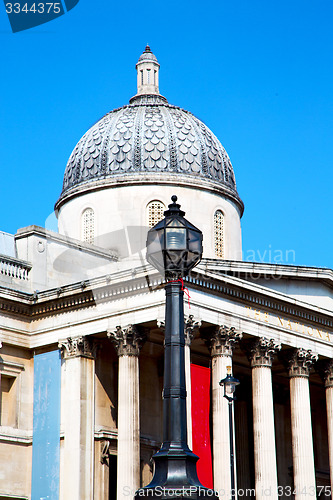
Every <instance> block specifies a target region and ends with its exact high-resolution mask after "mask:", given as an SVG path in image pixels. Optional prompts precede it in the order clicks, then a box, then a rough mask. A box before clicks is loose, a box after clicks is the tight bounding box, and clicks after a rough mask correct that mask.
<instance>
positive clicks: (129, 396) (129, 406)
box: [108, 325, 145, 500]
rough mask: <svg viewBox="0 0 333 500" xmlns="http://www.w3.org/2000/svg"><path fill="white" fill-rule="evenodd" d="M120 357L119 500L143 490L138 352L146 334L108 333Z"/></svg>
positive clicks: (136, 331) (123, 330)
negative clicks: (141, 478) (140, 488)
mask: <svg viewBox="0 0 333 500" xmlns="http://www.w3.org/2000/svg"><path fill="white" fill-rule="evenodd" d="M108 337H109V338H110V339H111V341H112V342H113V344H114V346H115V348H116V351H117V354H118V356H119V367H118V444H117V456H118V460H117V500H123V499H125V498H126V499H127V500H128V498H133V496H134V493H135V491H136V490H137V489H138V488H139V487H140V413H139V353H140V349H141V347H142V344H143V342H144V337H145V335H144V333H143V332H142V331H141V330H139V329H138V328H137V327H135V326H134V325H128V326H126V327H124V328H122V327H121V326H117V328H116V330H115V331H109V332H108Z"/></svg>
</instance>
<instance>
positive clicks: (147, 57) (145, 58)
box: [138, 45, 157, 62]
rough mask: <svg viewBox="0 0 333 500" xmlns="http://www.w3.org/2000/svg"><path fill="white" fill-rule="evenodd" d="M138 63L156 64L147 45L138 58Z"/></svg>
mask: <svg viewBox="0 0 333 500" xmlns="http://www.w3.org/2000/svg"><path fill="white" fill-rule="evenodd" d="M140 61H155V62H157V57H156V56H155V55H154V54H153V53H152V51H151V50H150V47H149V45H146V48H145V50H144V52H143V53H142V54H141V56H140V57H139V61H138V62H140Z"/></svg>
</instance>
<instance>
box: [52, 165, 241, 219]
mask: <svg viewBox="0 0 333 500" xmlns="http://www.w3.org/2000/svg"><path fill="white" fill-rule="evenodd" d="M142 185H154V186H168V185H173V186H174V185H177V186H182V187H186V188H192V189H195V190H198V189H200V190H202V191H210V192H212V193H215V194H218V195H219V196H221V195H222V196H225V197H226V198H228V199H229V200H231V201H232V202H233V203H234V204H235V205H236V206H237V208H238V210H239V214H240V217H242V215H243V212H244V203H243V202H242V200H241V199H240V197H239V196H238V194H237V193H236V192H235V191H233V190H232V189H231V188H229V187H228V186H226V185H223V184H218V183H217V182H214V181H210V180H205V179H203V178H201V177H199V178H198V179H196V178H195V177H194V176H193V175H186V174H179V173H177V174H172V173H170V172H169V173H168V174H165V173H164V174H159V173H155V172H149V175H146V174H144V173H138V174H134V173H131V175H120V174H119V175H114V177H111V178H106V179H99V180H97V181H91V180H90V181H87V182H85V183H84V182H83V183H81V184H79V185H77V186H74V187H73V188H71V189H69V190H68V191H66V192H65V193H64V194H63V195H61V196H60V198H59V200H58V201H57V203H56V204H55V206H54V210H55V212H56V213H58V212H59V210H60V208H61V207H62V205H64V204H65V203H67V202H68V201H70V200H71V199H73V198H76V197H77V196H81V195H83V194H85V193H91V192H96V191H99V190H101V189H108V188H118V187H122V186H142Z"/></svg>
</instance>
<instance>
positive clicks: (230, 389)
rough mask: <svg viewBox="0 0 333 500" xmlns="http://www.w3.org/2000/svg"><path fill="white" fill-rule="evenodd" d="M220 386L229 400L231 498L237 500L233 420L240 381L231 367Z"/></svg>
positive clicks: (228, 367)
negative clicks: (233, 407) (233, 374)
mask: <svg viewBox="0 0 333 500" xmlns="http://www.w3.org/2000/svg"><path fill="white" fill-rule="evenodd" d="M220 385H221V386H223V388H224V397H225V398H226V399H227V400H228V407H229V442H230V476H231V482H230V484H231V498H232V500H235V497H236V495H235V487H236V486H235V483H236V481H235V452H234V429H233V418H232V406H233V402H234V401H235V400H236V397H235V396H234V392H235V390H236V387H237V385H239V380H238V379H237V378H235V377H233V376H232V375H231V366H227V376H226V378H224V379H223V380H221V381H220Z"/></svg>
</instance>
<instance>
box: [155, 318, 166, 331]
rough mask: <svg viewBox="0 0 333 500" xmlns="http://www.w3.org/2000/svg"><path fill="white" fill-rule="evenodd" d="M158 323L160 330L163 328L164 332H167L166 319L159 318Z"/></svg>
mask: <svg viewBox="0 0 333 500" xmlns="http://www.w3.org/2000/svg"><path fill="white" fill-rule="evenodd" d="M156 323H157V328H159V329H160V330H162V332H163V333H164V332H165V321H164V319H161V318H157V320H156Z"/></svg>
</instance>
